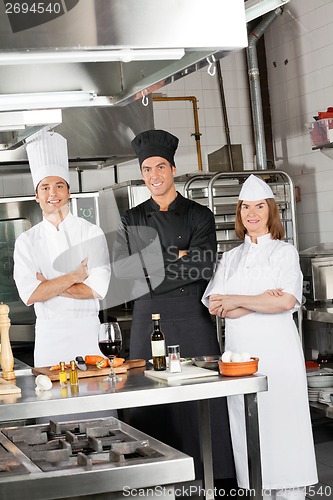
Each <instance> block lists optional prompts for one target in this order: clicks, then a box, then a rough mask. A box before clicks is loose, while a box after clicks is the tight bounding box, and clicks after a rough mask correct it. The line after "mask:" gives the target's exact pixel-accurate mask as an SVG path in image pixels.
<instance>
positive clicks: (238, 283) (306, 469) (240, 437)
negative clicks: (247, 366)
mask: <svg viewBox="0 0 333 500" xmlns="http://www.w3.org/2000/svg"><path fill="white" fill-rule="evenodd" d="M275 288H282V289H283V291H284V292H287V293H290V294H292V295H294V296H295V298H296V299H297V303H298V304H297V306H296V307H295V308H294V310H296V309H297V308H298V307H299V306H300V304H301V299H302V273H301V270H300V267H299V257H298V253H297V250H296V249H295V247H294V246H293V245H291V244H288V243H285V242H283V241H280V240H271V238H270V235H269V234H267V235H264V236H261V237H260V238H258V243H257V244H255V243H252V242H251V239H250V238H249V237H248V236H245V241H244V243H243V244H242V245H240V246H239V247H237V248H234V249H232V250H230V251H229V252H225V253H224V254H223V256H222V259H221V262H220V263H219V265H218V268H217V270H216V273H215V275H214V277H213V278H212V280H211V281H210V283H209V284H208V287H207V289H206V291H205V293H204V296H203V299H202V300H203V303H204V304H205V305H206V306H208V301H209V295H211V294H216V293H217V294H239V295H257V294H260V293H263V292H264V291H266V290H269V289H275ZM292 312H293V311H286V312H281V313H276V314H263V313H255V312H254V313H251V314H248V315H246V316H243V317H241V318H238V319H226V320H225V337H226V339H225V342H226V343H225V350H228V351H232V352H249V353H250V355H251V356H256V357H258V358H259V371H260V372H261V373H264V374H265V375H267V376H268V391H267V392H262V393H259V394H258V412H259V434H260V447H261V465H262V479H263V487H264V488H266V489H277V490H278V489H284V488H295V487H299V486H307V485H311V484H315V483H317V481H318V478H317V470H316V460H315V454H314V445H313V437H312V428H311V419H310V412H309V403H308V395H307V383H306V373H305V362H304V355H303V351H302V346H301V343H300V339H299V335H298V331H297V328H296V325H295V323H294V320H293V317H292ZM228 409H229V417H230V428H231V437H232V443H233V450H234V457H235V464H236V472H237V479H238V484H239V486H240V487H241V488H248V487H249V481H248V467H247V450H246V438H245V422H244V400H243V397H242V396H232V397H228Z"/></svg>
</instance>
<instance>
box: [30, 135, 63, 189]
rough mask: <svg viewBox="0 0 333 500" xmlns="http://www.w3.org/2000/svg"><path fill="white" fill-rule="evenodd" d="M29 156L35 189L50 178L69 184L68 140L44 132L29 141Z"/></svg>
mask: <svg viewBox="0 0 333 500" xmlns="http://www.w3.org/2000/svg"><path fill="white" fill-rule="evenodd" d="M27 154H28V159H29V165H30V170H31V175H32V181H33V184H34V188H35V189H36V187H37V186H38V184H39V182H40V181H41V180H42V179H44V178H45V177H48V176H56V177H61V178H62V179H64V180H65V181H66V182H67V183H68V184H69V168H68V151H67V140H66V139H65V138H64V137H63V136H62V135H60V134H57V133H56V132H52V131H45V130H42V131H40V132H37V133H36V134H34V135H33V136H31V137H30V138H28V139H27Z"/></svg>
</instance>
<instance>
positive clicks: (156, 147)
mask: <svg viewBox="0 0 333 500" xmlns="http://www.w3.org/2000/svg"><path fill="white" fill-rule="evenodd" d="M178 142H179V139H178V137H175V136H174V135H172V134H170V133H169V132H166V131H165V130H146V131H145V132H141V134H138V135H137V136H136V137H135V138H134V139H133V141H132V142H131V144H132V148H133V149H134V152H135V154H136V155H137V157H138V159H139V163H140V168H141V165H142V162H143V161H144V160H146V159H147V158H151V157H152V156H160V157H161V158H165V159H166V160H168V161H169V162H170V163H171V165H175V160H174V155H175V152H176V149H177V147H178Z"/></svg>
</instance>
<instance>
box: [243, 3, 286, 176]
mask: <svg viewBox="0 0 333 500" xmlns="http://www.w3.org/2000/svg"><path fill="white" fill-rule="evenodd" d="M282 12H283V10H282V8H281V7H278V8H277V9H275V10H274V11H272V12H269V13H268V14H266V15H265V17H264V18H263V20H262V21H261V22H260V23H259V24H258V26H257V27H256V28H255V29H254V30H253V31H252V33H250V35H249V37H248V38H249V45H248V48H247V49H246V55H247V64H248V75H249V82H250V94H251V103H252V118H253V127H254V140H255V146H256V154H257V167H258V170H267V155H266V145H265V130H264V119H263V110H262V100H261V91H260V76H259V68H258V57H257V50H256V47H257V43H258V40H259V38H260V37H261V36H262V35H263V33H264V32H265V31H266V29H267V28H268V27H269V26H270V25H271V24H272V22H273V21H275V19H276V18H277V16H278V15H280V14H282Z"/></svg>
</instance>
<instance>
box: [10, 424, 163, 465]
mask: <svg viewBox="0 0 333 500" xmlns="http://www.w3.org/2000/svg"><path fill="white" fill-rule="evenodd" d="M2 432H3V433H4V434H5V435H6V436H7V437H8V439H10V440H11V441H12V442H13V443H15V445H16V446H17V448H19V449H20V450H21V451H22V452H23V453H24V454H25V455H26V456H27V457H28V458H29V459H30V460H31V461H32V462H33V463H34V464H35V465H37V466H38V467H39V468H40V469H41V470H42V471H44V472H49V471H54V470H65V469H72V468H76V467H83V468H85V469H86V470H91V469H92V468H93V467H94V466H99V467H103V466H104V465H105V466H110V463H119V462H121V463H123V464H126V463H132V462H133V461H136V460H140V461H142V460H147V459H151V458H155V459H156V458H159V457H162V456H163V455H162V454H161V453H159V452H158V451H156V450H155V449H153V448H151V447H150V446H149V441H148V440H142V441H137V440H136V439H135V438H133V437H132V436H130V435H129V434H127V433H126V432H124V431H122V430H121V423H120V422H119V421H118V420H116V419H113V418H112V419H99V420H87V421H81V422H66V423H64V422H61V423H58V422H54V421H50V424H49V425H41V426H26V427H20V428H16V429H15V428H14V429H4V430H3V431H2Z"/></svg>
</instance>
